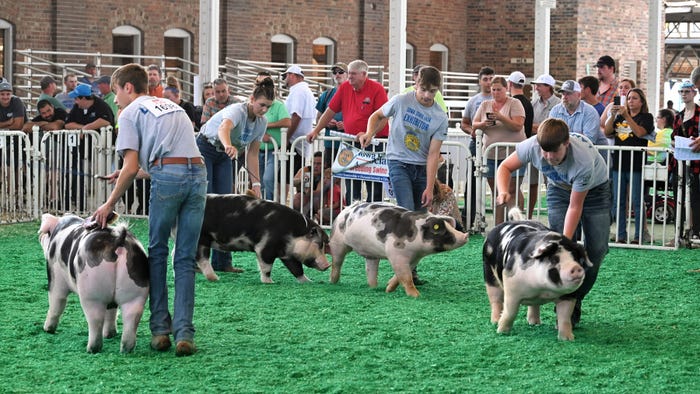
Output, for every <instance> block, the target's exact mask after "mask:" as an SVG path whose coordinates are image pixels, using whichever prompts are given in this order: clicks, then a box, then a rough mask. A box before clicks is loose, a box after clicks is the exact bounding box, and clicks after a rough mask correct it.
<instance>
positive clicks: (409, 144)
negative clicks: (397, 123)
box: [403, 133, 420, 152]
mask: <svg viewBox="0 0 700 394" xmlns="http://www.w3.org/2000/svg"><path fill="white" fill-rule="evenodd" d="M403 143H404V145H406V148H407V149H408V150H410V151H412V152H415V151H417V150H418V148H420V140H419V139H418V137H417V136H416V135H415V134H413V133H406V136H405V137H404V139H403Z"/></svg>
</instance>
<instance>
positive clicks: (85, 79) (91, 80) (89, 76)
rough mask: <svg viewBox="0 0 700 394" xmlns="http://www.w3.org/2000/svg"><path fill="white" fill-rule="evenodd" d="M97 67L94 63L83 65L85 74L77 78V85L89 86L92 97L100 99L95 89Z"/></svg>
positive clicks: (98, 91)
mask: <svg viewBox="0 0 700 394" xmlns="http://www.w3.org/2000/svg"><path fill="white" fill-rule="evenodd" d="M96 78H97V67H96V66H95V63H90V62H88V63H86V64H85V74H84V75H83V76H82V77H80V78H78V80H77V83H83V84H85V85H88V86H90V89H91V90H92V95H93V96H95V97H100V90H99V89H98V88H97V79H96Z"/></svg>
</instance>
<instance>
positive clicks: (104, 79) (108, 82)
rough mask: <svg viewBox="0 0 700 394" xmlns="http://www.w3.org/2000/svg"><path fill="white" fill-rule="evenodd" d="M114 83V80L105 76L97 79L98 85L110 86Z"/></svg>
mask: <svg viewBox="0 0 700 394" xmlns="http://www.w3.org/2000/svg"><path fill="white" fill-rule="evenodd" d="M111 82H112V78H111V77H110V76H109V75H103V76H101V77H100V78H98V79H97V83H106V84H107V85H109V84H110V83H111Z"/></svg>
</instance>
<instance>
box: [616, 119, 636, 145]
mask: <svg viewBox="0 0 700 394" xmlns="http://www.w3.org/2000/svg"><path fill="white" fill-rule="evenodd" d="M615 130H617V138H619V139H620V141H624V140H626V139H627V138H629V137H630V133H632V128H631V127H630V126H629V125H628V124H627V121H626V120H623V121H621V122H617V123H615Z"/></svg>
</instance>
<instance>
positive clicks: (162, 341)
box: [151, 335, 171, 352]
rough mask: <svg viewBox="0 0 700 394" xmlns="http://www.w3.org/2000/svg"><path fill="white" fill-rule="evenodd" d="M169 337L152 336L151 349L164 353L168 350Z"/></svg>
mask: <svg viewBox="0 0 700 394" xmlns="http://www.w3.org/2000/svg"><path fill="white" fill-rule="evenodd" d="M170 346H171V344H170V336H168V335H153V336H152V337H151V349H153V350H157V351H159V352H164V351H166V350H168V349H170Z"/></svg>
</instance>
